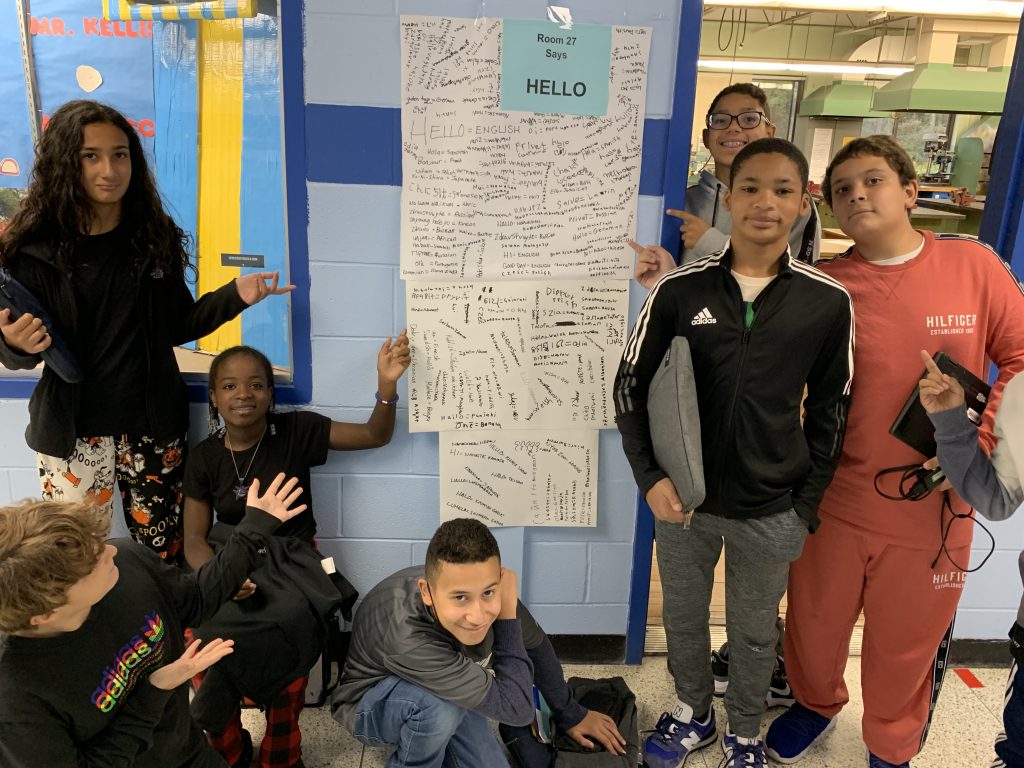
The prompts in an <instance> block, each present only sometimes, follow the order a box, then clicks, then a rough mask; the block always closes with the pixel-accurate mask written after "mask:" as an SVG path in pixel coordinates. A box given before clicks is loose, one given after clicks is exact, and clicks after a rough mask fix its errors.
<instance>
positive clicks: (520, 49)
mask: <svg viewBox="0 0 1024 768" xmlns="http://www.w3.org/2000/svg"><path fill="white" fill-rule="evenodd" d="M611 56H612V28H611V27H606V26H600V25H597V24H574V25H573V26H572V29H563V28H562V27H561V26H559V25H558V24H552V23H551V22H549V21H520V20H516V19H505V21H504V28H503V31H502V37H501V108H502V109H504V110H508V111H522V112H553V113H557V114H565V115H605V114H607V113H608V74H609V68H610V65H611Z"/></svg>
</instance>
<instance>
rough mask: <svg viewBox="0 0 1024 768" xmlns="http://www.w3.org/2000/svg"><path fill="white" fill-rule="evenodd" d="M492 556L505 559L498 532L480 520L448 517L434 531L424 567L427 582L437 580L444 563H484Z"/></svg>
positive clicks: (499, 560)
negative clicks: (495, 535)
mask: <svg viewBox="0 0 1024 768" xmlns="http://www.w3.org/2000/svg"><path fill="white" fill-rule="evenodd" d="M492 557H496V558H498V562H499V563H500V562H501V552H500V551H499V550H498V542H497V540H496V539H495V538H494V534H493V533H491V531H490V530H489V529H488V528H487V526H486V525H484V524H483V523H481V522H480V521H479V520H473V519H471V518H468V517H456V518H455V519H454V520H446V521H445V522H443V523H441V526H440V527H439V528H438V529H437V530H436V531H435V532H434V535H433V537H432V538H431V539H430V544H428V545H427V561H426V563H425V568H424V570H425V571H426V577H427V581H434V580H435V579H436V578H437V573H438V571H440V570H441V564H442V563H451V564H453V565H466V564H467V563H484V562H487V561H488V560H490V559H491V558H492Z"/></svg>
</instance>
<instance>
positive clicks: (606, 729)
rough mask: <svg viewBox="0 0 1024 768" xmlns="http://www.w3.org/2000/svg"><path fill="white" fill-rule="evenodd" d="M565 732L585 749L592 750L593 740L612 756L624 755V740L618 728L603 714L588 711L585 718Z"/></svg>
mask: <svg viewBox="0 0 1024 768" xmlns="http://www.w3.org/2000/svg"><path fill="white" fill-rule="evenodd" d="M567 732H568V734H569V735H570V736H572V738H573V740H574V741H575V742H576V743H577V744H580V745H582V746H584V747H586V748H587V749H593V748H594V742H593V741H591V740H590V739H595V740H596V741H598V742H599V743H600V744H601V746H602V747H604V748H605V749H606V750H608V751H609V752H611V753H612V754H613V755H624V754H626V740H625V739H624V738H622V734H621V733H619V727H618V726H617V725H616V724H615V721H614V720H612V719H611V718H610V717H608V715H606V714H604V713H603V712H595V711H594V710H592V709H591V710H588V711H587V714H586V716H585V717H584V718H583V719H582V720H580V721H579V722H578V723H577V724H576V725H574V726H573V727H572V728H570V729H569V730H568V731H567ZM588 736H589V737H590V738H587V737H588Z"/></svg>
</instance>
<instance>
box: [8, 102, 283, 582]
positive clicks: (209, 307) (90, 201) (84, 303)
mask: <svg viewBox="0 0 1024 768" xmlns="http://www.w3.org/2000/svg"><path fill="white" fill-rule="evenodd" d="M189 244H190V239H189V237H188V235H186V233H185V232H184V231H183V230H182V229H181V228H180V227H179V226H178V225H177V224H175V222H174V220H173V219H172V218H171V217H170V216H169V215H168V214H167V213H166V211H164V208H163V205H162V204H161V201H160V195H159V193H158V192H157V189H156V184H155V183H154V181H153V176H152V174H151V173H150V170H149V166H148V164H147V162H146V156H145V154H144V152H143V149H142V144H141V142H140V140H139V137H138V134H137V133H136V132H135V130H134V129H133V128H132V127H131V125H130V124H129V123H128V121H127V120H126V119H125V117H124V116H123V115H121V114H120V113H119V112H118V111H117V110H115V109H112V108H111V107H109V106H106V105H104V104H99V103H97V102H94V101H86V100H81V101H71V102H68V103H67V104H65V105H64V106H62V107H61V108H60V109H58V110H57V111H56V112H54V114H53V115H52V116H51V117H50V121H49V123H48V125H47V127H46V130H45V131H44V133H43V135H42V138H41V140H40V142H39V145H38V147H37V148H36V162H35V166H34V168H33V170H32V178H31V181H30V183H29V188H28V194H27V197H26V198H25V200H24V202H23V204H22V206H21V208H20V209H19V210H18V212H17V213H16V214H15V215H14V217H13V218H12V219H11V221H10V224H9V225H8V227H7V229H6V230H5V231H4V232H3V233H2V234H0V266H3V267H5V268H6V269H8V270H9V271H10V273H11V274H12V275H13V276H14V277H15V278H16V279H17V280H18V281H19V282H20V283H21V284H22V285H23V286H24V287H26V288H27V289H28V290H29V291H30V292H31V293H33V294H34V295H35V297H36V298H37V299H38V300H39V301H40V303H41V304H42V305H43V306H44V307H45V308H46V309H47V311H48V312H49V317H50V320H51V325H52V326H53V327H52V328H48V327H45V326H44V325H43V323H42V321H41V320H40V318H38V317H34V316H33V315H31V314H28V313H25V314H22V315H20V316H19V317H17V318H12V317H11V314H10V312H9V310H6V309H4V310H0V335H2V343H0V363H2V364H3V365H4V366H5V367H6V368H10V369H12V370H19V369H29V368H34V367H36V366H37V365H38V364H39V362H40V359H41V358H40V354H41V353H42V352H44V351H45V350H46V349H48V348H49V347H50V345H51V344H52V343H53V338H52V336H51V332H52V333H53V334H55V335H57V336H59V337H60V338H61V339H63V341H64V342H65V344H66V345H67V346H68V348H69V349H70V350H71V351H72V352H73V354H74V355H75V357H76V358H77V360H78V363H79V366H80V367H81V369H82V374H83V377H82V380H81V381H80V382H78V383H69V382H67V381H64V380H63V379H62V378H60V377H59V376H58V375H57V374H56V372H55V371H54V370H52V369H51V368H50V367H49V366H44V368H43V372H42V377H41V378H40V380H39V383H38V385H36V388H35V390H34V391H33V393H32V397H31V400H30V401H29V419H30V420H29V425H28V429H27V430H26V432H25V437H26V441H27V442H28V445H29V447H30V448H32V449H33V450H35V451H36V453H37V458H38V469H39V481H40V485H41V487H42V490H43V496H44V497H45V498H50V499H58V500H63V501H75V500H86V501H92V502H94V503H97V504H102V505H105V506H107V507H108V508H111V502H112V498H113V492H114V480H115V479H116V480H117V482H118V488H119V490H120V493H121V499H122V502H123V506H124V512H125V520H126V522H127V524H128V530H129V531H130V532H131V534H132V536H133V537H134V538H135V539H136V540H138V541H140V542H142V543H144V544H146V545H148V546H149V547H150V548H152V549H153V550H155V551H156V552H158V553H159V554H160V555H161V556H162V557H164V558H166V559H168V560H171V561H175V562H176V561H178V560H179V559H180V557H181V530H180V518H181V479H182V473H183V468H184V460H183V459H184V452H185V444H186V441H185V433H186V431H187V429H188V398H187V393H186V389H185V383H184V382H183V381H182V379H181V373H180V371H179V369H178V364H177V362H176V360H175V356H174V347H175V346H178V345H180V344H184V343H186V342H188V341H192V340H194V339H198V338H200V337H202V336H205V335H207V334H209V333H211V332H213V331H214V330H216V329H217V328H218V327H219V326H220V325H221V324H223V323H225V322H227V321H228V320H231V319H232V318H234V317H235V316H237V315H238V314H239V313H240V312H241V311H242V310H243V309H245V308H246V307H247V306H251V305H253V304H256V303H257V302H259V301H261V300H262V299H264V298H265V297H267V296H270V295H274V294H283V293H286V292H288V291H291V290H292V289H293V288H294V286H291V285H288V286H283V287H278V274H277V273H276V272H261V273H256V274H250V275H245V276H243V277H238V278H236V279H234V280H232V281H231V282H229V283H227V284H225V285H223V286H221V287H220V288H218V289H217V290H216V291H213V292H211V293H208V294H205V295H204V296H201V297H200V298H199V299H198V300H196V299H193V297H192V294H191V293H190V292H189V289H188V286H187V284H186V282H185V272H186V270H187V269H189V268H190V264H189Z"/></svg>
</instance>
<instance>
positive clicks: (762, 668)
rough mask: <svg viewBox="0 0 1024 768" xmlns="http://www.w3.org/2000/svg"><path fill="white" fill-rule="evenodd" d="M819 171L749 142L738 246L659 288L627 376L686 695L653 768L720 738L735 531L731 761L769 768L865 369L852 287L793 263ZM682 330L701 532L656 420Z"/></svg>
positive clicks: (661, 731) (673, 652) (622, 379)
mask: <svg viewBox="0 0 1024 768" xmlns="http://www.w3.org/2000/svg"><path fill="white" fill-rule="evenodd" d="M807 175H808V170H807V160H806V159H805V158H804V156H803V155H802V154H801V153H800V151H799V150H798V149H797V148H796V147H795V146H793V145H792V144H790V143H789V142H787V141H783V140H781V139H762V140H759V141H756V142H752V143H751V144H748V145H747V146H746V147H744V149H743V150H742V151H741V152H740V153H739V154H738V155H737V156H736V159H735V160H734V162H733V166H732V175H731V179H730V189H729V192H728V194H727V196H726V198H725V203H726V205H727V206H728V208H729V209H730V211H731V214H732V218H733V231H732V237H731V240H730V243H729V244H728V245H727V246H726V248H725V250H724V251H722V252H720V253H717V254H714V255H712V256H707V257H705V258H702V259H698V260H697V261H695V262H692V263H691V264H687V265H685V266H683V267H680V268H678V269H676V270H673V271H672V272H670V273H669V274H667V275H666V276H665V277H663V278H662V279H661V280H660V281H659V282H658V284H657V285H656V286H655V287H654V288H653V290H652V291H651V293H650V295H649V296H648V298H647V301H646V302H645V304H644V306H643V309H642V310H641V311H640V315H639V317H638V318H637V322H636V325H635V327H634V328H633V332H632V334H631V336H630V339H629V341H628V343H627V344H626V349H625V352H624V354H623V359H622V363H621V366H620V368H619V372H618V375H617V376H616V380H615V408H616V415H617V418H616V421H617V424H618V427H619V431H620V432H621V433H622V442H623V446H624V448H625V451H626V455H627V457H628V458H629V462H630V464H631V466H632V468H633V475H634V477H635V478H636V481H637V485H638V486H639V487H640V490H641V491H643V493H644V494H645V496H646V498H647V502H648V504H650V507H651V509H652V511H653V512H654V515H655V518H656V520H655V535H656V537H657V540H658V565H659V568H660V571H661V579H662V587H663V590H664V595H665V629H666V632H667V635H668V648H669V667H670V669H671V670H672V673H673V676H674V678H675V687H676V694H677V697H678V700H677V701H676V702H674V703H673V704H672V706H671V708H670V711H669V712H667V713H666V714H665V715H663V716H662V718H661V720H660V721H659V723H658V726H657V729H656V732H655V733H654V734H653V735H652V736H651V737H650V738H649V739H648V740H647V743H646V744H645V747H644V753H645V754H644V757H645V760H646V761H647V764H648V766H650V768H665V767H666V766H672V768H675V766H677V765H679V764H680V762H681V761H682V760H684V759H685V758H686V756H687V755H688V754H689V753H690V752H692V751H693V750H694V749H698V748H700V747H703V746H707V745H708V744H710V743H711V742H712V741H714V740H715V738H716V731H717V729H716V725H715V718H714V712H713V710H712V709H711V697H712V692H713V689H714V686H713V681H712V676H711V670H710V668H709V667H708V663H707V659H708V657H709V655H710V652H711V648H710V638H709V633H708V613H709V605H710V601H711V589H712V584H713V581H714V569H715V564H716V563H717V561H718V558H719V556H720V554H721V549H722V541H723V539H724V541H725V547H726V552H727V554H726V612H727V614H726V622H727V628H728V633H729V642H730V667H729V675H730V681H729V688H728V691H727V693H726V698H725V707H726V711H727V713H728V715H729V729H728V731H727V733H726V734H725V736H724V738H723V749H724V751H725V753H726V757H727V762H726V765H727V766H728V768H732V767H733V766H741V765H742V766H750V765H753V766H763V765H765V764H766V763H765V756H764V746H763V743H762V741H761V739H760V738H759V729H760V721H761V715H762V713H763V711H764V706H765V694H766V693H767V690H768V685H769V682H770V678H771V674H772V670H773V668H774V665H775V644H776V639H777V632H778V630H777V628H776V622H775V619H776V616H777V611H778V606H779V600H780V599H781V597H782V594H783V592H784V591H785V589H786V578H787V575H788V572H789V563H790V562H791V561H792V560H794V559H796V557H797V556H799V554H800V551H801V549H802V548H803V542H804V537H805V536H806V534H807V531H808V529H809V528H810V529H812V530H813V528H814V527H815V526H816V525H817V509H818V503H819V501H820V499H821V496H822V494H823V493H824V490H825V487H826V485H827V484H828V483H829V480H830V479H831V477H832V474H833V472H834V471H835V467H836V464H837V462H838V460H839V454H840V447H841V446H842V439H843V430H844V426H845V420H846V411H847V404H848V398H849V392H850V379H851V377H852V374H853V370H852V367H853V308H852V305H851V302H850V296H849V294H847V292H846V290H845V289H844V288H843V287H842V286H841V285H840V284H839V283H838V282H836V281H835V280H833V279H831V278H829V277H827V276H826V275H823V274H822V273H821V272H819V271H817V270H815V269H813V268H812V267H809V266H807V265H804V264H802V263H800V262H798V261H794V260H791V259H790V254H789V247H788V236H789V231H790V229H791V227H792V225H793V222H794V221H795V220H796V219H797V218H798V217H799V216H801V215H803V214H804V213H806V211H807V209H808V206H809V205H810V198H809V196H808V195H807V193H806V187H807ZM632 245H633V247H634V248H635V249H639V246H637V245H636V244H632ZM676 336H685V337H687V339H688V341H689V345H690V351H691V355H692V357H693V369H694V376H695V379H696V388H697V399H698V402H699V407H700V415H701V433H702V434H701V441H702V447H703V455H704V473H705V482H706V486H707V498H706V500H705V502H704V504H703V505H702V506H701V507H700V508H699V509H698V510H696V514H694V515H693V517H692V522H691V525H690V527H689V528H684V527H683V526H682V525H681V523H682V522H683V520H684V519H685V517H687V516H688V513H690V512H692V510H684V509H683V508H682V504H681V503H680V501H679V497H678V495H677V494H676V491H675V488H674V487H673V485H672V481H671V480H670V479H669V478H668V476H667V474H666V473H665V472H664V471H663V470H662V468H661V467H660V466H658V463H657V461H656V459H655V457H654V452H653V449H652V445H651V433H650V428H649V425H648V413H647V390H648V386H649V385H650V382H651V379H652V378H653V376H654V373H655V371H656V370H657V368H658V365H659V364H660V363H661V361H662V358H663V357H664V355H665V352H666V351H667V350H668V348H669V346H670V344H671V342H672V339H673V338H674V337H676ZM805 385H806V388H807V399H806V401H805V403H804V409H805V417H804V420H803V422H802V423H801V418H800V416H801V398H802V397H803V393H804V387H805Z"/></svg>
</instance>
